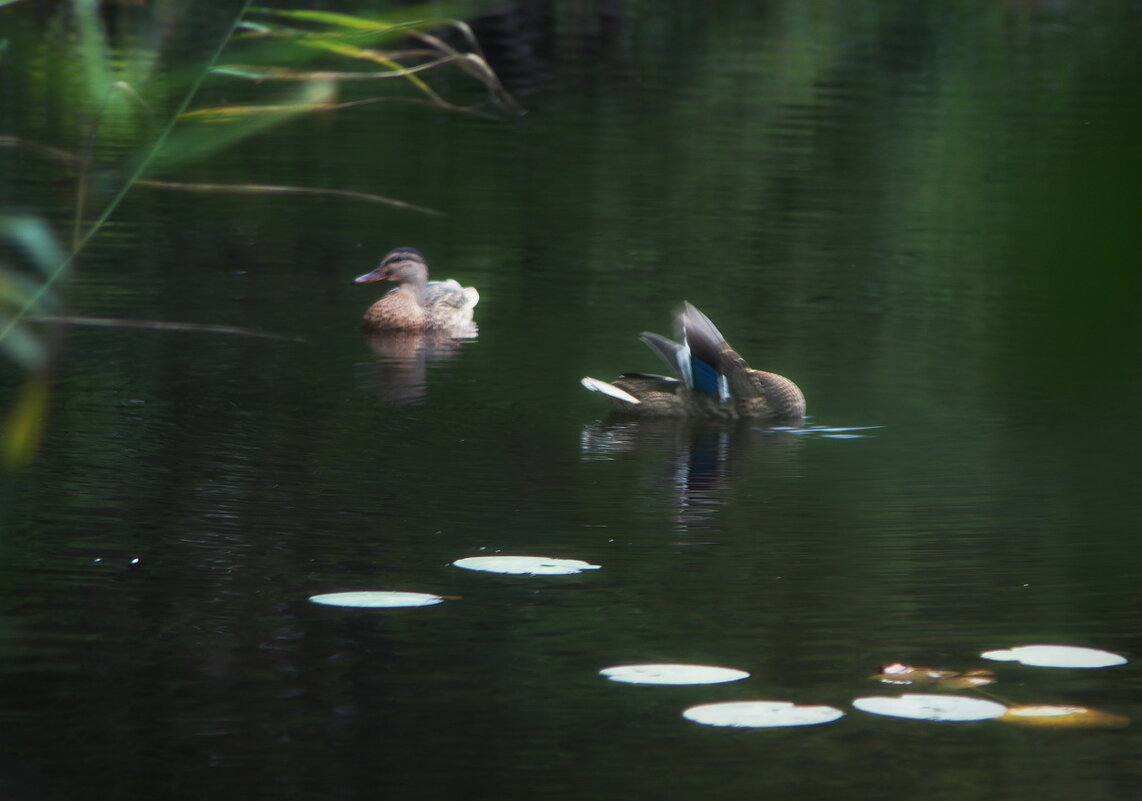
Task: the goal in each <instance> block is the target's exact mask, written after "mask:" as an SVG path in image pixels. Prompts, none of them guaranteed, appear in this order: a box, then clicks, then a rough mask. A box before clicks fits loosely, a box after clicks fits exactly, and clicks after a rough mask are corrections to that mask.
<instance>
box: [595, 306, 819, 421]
mask: <svg viewBox="0 0 1142 801" xmlns="http://www.w3.org/2000/svg"><path fill="white" fill-rule="evenodd" d="M677 324H678V329H679V331H680V338H681V340H682V341H681V342H675V341H674V340H671V339H667V338H666V337H664V336H661V335H659V334H654V333H651V332H649V331H644V332H643V333H642V334H641V336H640V338H641V339H642V341H643V342H644V343H646V345H647V346H648V347H649V348H650V349H651V350H652V351H654V352H655V353H656V354H658V356H659V357H660V358H661V359H662V360H663V361H664V362H666V364H667V365H668V366H669V367H670V369H671V370H672V371H673V373H674V376H664V375H655V374H652V373H623V374H622V375H621V376H620V377H619V378H617V379H615V380H614V381H600V380H599V379H597V378H591V377H590V376H587V377H584V378H583V379H582V380H581V383H582V385H583V386H584V387H586V388H587V389H589V390H591V391H592V392H597V393H599V394H600V395H601V396H602V397H603V398H604V399H605V400H606V401H607V402H608V404H609V405H610V407H611V409H612V410H613V411H614V412H617V413H619V414H623V415H631V416H640V417H705V418H713V419H727V420H733V419H738V418H743V417H750V418H761V419H765V420H771V421H787V422H795V421H799V420H801V419H802V418H803V417H804V416H805V396H804V394H802V392H801V389H800V388H799V387H798V386H797V385H796V384H795V383H793V382H792V381H791V380H790V379H788V378H785V377H784V376H780V375H777V374H776V373H767V372H765V371H764V370H754V369H753V368H751V367H750V366H749V365H748V364H746V362H745V359H743V358H742V357H741V356H739V355H738V354H737V352H736V351H734V349H733V348H732V347H730V344H729V343H728V342H726V339H725V337H723V336H722V334H721V332H720V331H718V329H717V327H716V326H715V325H714V324H713V322H711V321H710V318H709V317H707V316H706V315H705V314H703V313H702V312H700V311H699V310H698V309H697V308H696V307H695V306H694V305H693V304H691V303H689V302H684V303H683V305H682V308H681V310H680V311H679V312H678V315H677Z"/></svg>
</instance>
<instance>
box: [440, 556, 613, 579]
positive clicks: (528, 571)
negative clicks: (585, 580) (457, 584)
mask: <svg viewBox="0 0 1142 801" xmlns="http://www.w3.org/2000/svg"><path fill="white" fill-rule="evenodd" d="M452 564H454V565H455V566H456V567H462V568H464V569H465V570H481V571H484V572H487V573H511V574H515V575H528V576H566V575H570V574H572V573H579V572H580V571H583V570H598V569H599V565H593V564H591V563H590V562H584V561H582V560H581V559H555V558H552V557H548V556H469V557H467V558H465V559H457V560H456V561H455V562H453V563H452Z"/></svg>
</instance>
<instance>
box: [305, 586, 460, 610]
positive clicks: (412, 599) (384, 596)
mask: <svg viewBox="0 0 1142 801" xmlns="http://www.w3.org/2000/svg"><path fill="white" fill-rule="evenodd" d="M309 600H310V601H312V602H313V603H315V604H323V605H325V606H351V607H356V608H358V609H398V608H402V607H412V606H432V605H433V604H438V603H440V602H441V601H443V600H444V599H443V598H441V597H440V596H439V595H431V594H429V593H427V592H397V591H395V590H365V591H362V592H329V593H325V594H323V595H313V596H310V598H309Z"/></svg>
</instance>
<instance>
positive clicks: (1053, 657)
mask: <svg viewBox="0 0 1142 801" xmlns="http://www.w3.org/2000/svg"><path fill="white" fill-rule="evenodd" d="M980 656H982V657H983V658H984V659H991V660H994V661H996V662H1019V663H1020V664H1024V665H1030V666H1032V667H1056V668H1104V667H1114V666H1115V665H1125V664H1126V658H1125V657H1123V656H1119V655H1118V654H1112V653H1111V652H1110V651H1100V650H1098V649H1097V648H1081V647H1079V646H1077V645H1020V646H1018V647H1017V648H1005V649H1001V650H997V651H984V652H983V653H982V654H980Z"/></svg>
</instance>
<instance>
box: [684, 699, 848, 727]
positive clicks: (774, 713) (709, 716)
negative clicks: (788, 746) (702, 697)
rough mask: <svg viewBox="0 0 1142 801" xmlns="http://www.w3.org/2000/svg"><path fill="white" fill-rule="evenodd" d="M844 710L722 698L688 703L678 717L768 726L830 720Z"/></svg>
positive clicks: (711, 723) (717, 723)
mask: <svg viewBox="0 0 1142 801" xmlns="http://www.w3.org/2000/svg"><path fill="white" fill-rule="evenodd" d="M844 714H845V713H844V712H842V711H841V710H839V709H836V708H834V707H831V706H798V705H797V704H794V703H791V702H789V701H724V702H721V703H716V704H699V705H698V706H692V707H690V708H689V709H687V710H686V711H685V712H683V713H682V717H684V718H686V719H687V720H692V721H694V722H695V723H702V724H705V725H706V726H734V727H738V728H749V729H771V728H779V727H783V726H816V725H818V724H821V723H831V722H832V721H834V720H837V719H838V718H840V717H843V716H844Z"/></svg>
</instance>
